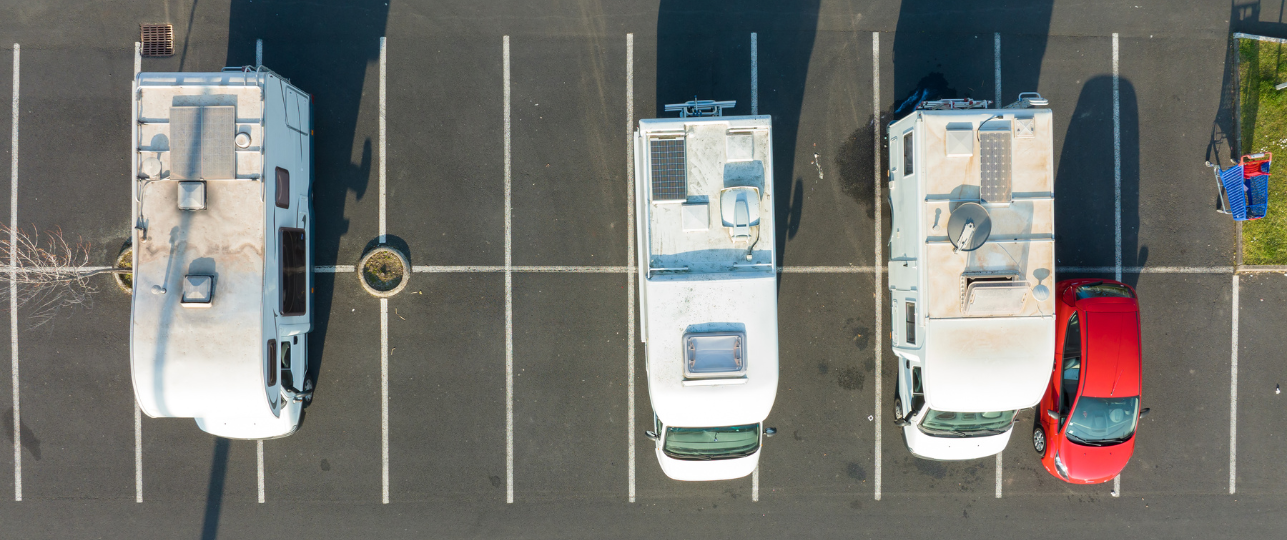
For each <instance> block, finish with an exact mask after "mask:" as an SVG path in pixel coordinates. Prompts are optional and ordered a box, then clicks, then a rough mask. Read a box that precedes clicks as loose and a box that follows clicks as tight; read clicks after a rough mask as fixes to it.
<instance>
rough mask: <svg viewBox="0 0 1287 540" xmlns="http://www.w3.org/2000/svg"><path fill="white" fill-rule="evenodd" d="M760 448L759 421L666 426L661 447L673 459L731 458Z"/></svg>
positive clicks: (751, 452)
mask: <svg viewBox="0 0 1287 540" xmlns="http://www.w3.org/2000/svg"><path fill="white" fill-rule="evenodd" d="M759 448H760V425H759V424H747V425H745V426H729V427H712V428H684V427H668V428H666V442H665V444H663V445H662V446H661V450H662V451H663V452H665V453H666V455H668V456H670V457H673V458H675V459H730V458H739V457H744V456H749V455H751V454H754V453H755V451H756V450H758V449H759Z"/></svg>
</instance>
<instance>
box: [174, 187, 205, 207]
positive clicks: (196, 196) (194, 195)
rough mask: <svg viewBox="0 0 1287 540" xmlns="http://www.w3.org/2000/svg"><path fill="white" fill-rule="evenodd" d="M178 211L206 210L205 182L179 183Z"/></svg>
mask: <svg viewBox="0 0 1287 540" xmlns="http://www.w3.org/2000/svg"><path fill="white" fill-rule="evenodd" d="M178 185H179V210H205V209H206V183H205V182H191V181H190V182H179V183H178Z"/></svg>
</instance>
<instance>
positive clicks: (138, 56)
mask: <svg viewBox="0 0 1287 540" xmlns="http://www.w3.org/2000/svg"><path fill="white" fill-rule="evenodd" d="M141 71H143V44H142V43H139V42H137V41H135V42H134V80H132V81H130V89H131V94H130V95H133V92H134V91H135V90H137V89H138V86H137V84H138V75H139V72H141ZM130 107H131V108H135V104H134V103H130ZM131 124H132V125H131V126H130V127H131V130H130V133H131V137H132V138H134V139H137V138H138V122H131ZM130 152H131V153H133V152H134V141H133V140H131V141H130ZM130 161H131V162H132V163H131V165H132V166H133V167H134V168H137V167H138V164H137V163H133V162H135V161H136V160H132V159H131V160H130ZM130 172H131V175H130V176H131V177H133V176H135V175H136V174H137V172H138V171H137V170H131V171H130ZM130 206H131V208H130V216H131V219H133V216H137V215H138V201H137V200H136V199H135V198H134V195H133V194H132V193H131V195H130ZM133 227H134V224H133V223H131V224H130V228H133ZM134 502H136V503H141V502H143V411H142V410H140V409H139V404H138V402H137V401H135V402H134Z"/></svg>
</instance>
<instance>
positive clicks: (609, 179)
mask: <svg viewBox="0 0 1287 540" xmlns="http://www.w3.org/2000/svg"><path fill="white" fill-rule="evenodd" d="M510 47H511V57H510V62H511V64H510V69H511V92H512V93H511V106H512V111H513V119H512V136H513V157H512V163H513V195H512V197H513V208H514V215H513V231H514V237H513V242H514V263H515V264H520V265H538V266H539V265H613V266H621V265H625V264H626V249H627V234H626V228H627V227H626V219H627V214H626V211H625V210H626V186H627V184H626V153H625V148H626V144H627V139H626V131H625V127H626V118H625V113H626V95H625V93H626V54H625V52H626V39H625V35H624V34H613V35H611V36H599V35H593V36H586V37H578V38H531V37H515V38H512V39H511V42H510ZM623 294H624V293H623Z"/></svg>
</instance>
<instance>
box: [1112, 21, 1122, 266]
mask: <svg viewBox="0 0 1287 540" xmlns="http://www.w3.org/2000/svg"><path fill="white" fill-rule="evenodd" d="M1118 82H1119V77H1118V71H1117V32H1113V208H1114V210H1115V213H1114V215H1113V231H1114V232H1115V235H1116V237H1117V244H1116V247H1115V250H1116V253H1115V259H1114V260H1116V261H1117V272H1116V274H1115V277H1114V279H1116V280H1117V281H1121V280H1122V99H1121V92H1119V91H1118Z"/></svg>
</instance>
